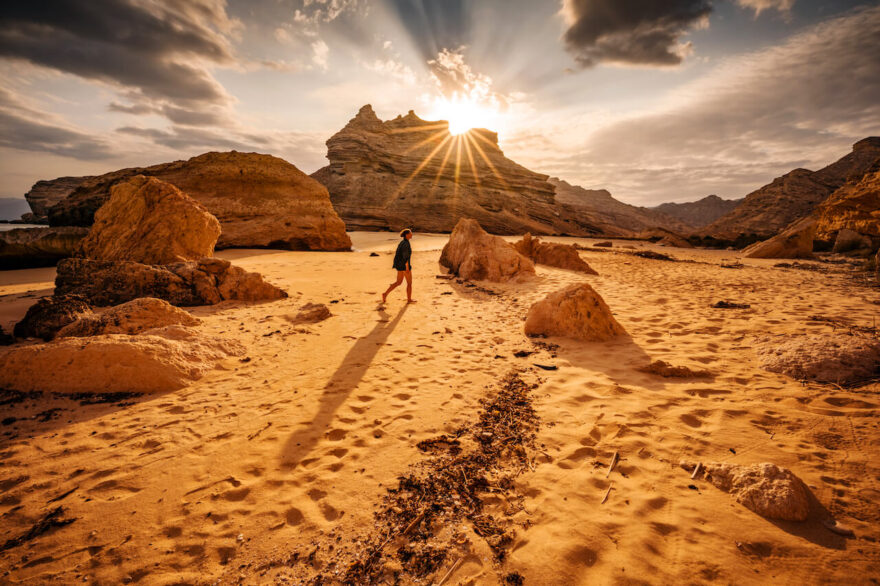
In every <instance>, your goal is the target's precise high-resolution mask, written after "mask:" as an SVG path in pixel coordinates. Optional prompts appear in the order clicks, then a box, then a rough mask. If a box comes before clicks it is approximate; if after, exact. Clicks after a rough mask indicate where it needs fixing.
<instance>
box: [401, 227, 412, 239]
mask: <svg viewBox="0 0 880 586" xmlns="http://www.w3.org/2000/svg"><path fill="white" fill-rule="evenodd" d="M407 234H412V230H410V229H409V228H404V229H403V230H401V231H400V237H401V238H406V235H407Z"/></svg>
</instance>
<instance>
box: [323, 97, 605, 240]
mask: <svg viewBox="0 0 880 586" xmlns="http://www.w3.org/2000/svg"><path fill="white" fill-rule="evenodd" d="M327 159H328V160H329V161H330V164H329V165H328V166H326V167H324V168H322V169H319V170H318V171H316V172H315V173H313V174H312V177H314V178H315V179H317V180H318V181H320V182H321V183H323V184H324V185H325V186H326V187H327V189H328V190H329V191H330V199H331V200H332V202H333V206H334V207H335V208H336V211H338V212H339V215H340V216H342V219H343V220H345V223H346V224H347V225H348V227H349V229H353V230H389V229H390V230H394V231H397V230H399V229H401V228H413V229H415V230H419V231H429V232H449V231H451V230H452V229H453V227H454V226H455V225H456V223H457V222H458V220H459V219H460V218H463V217H467V218H474V219H475V220H477V221H478V222H479V223H480V225H482V226H483V227H484V228H485V229H486V230H488V231H489V232H491V233H493V234H522V233H524V232H532V233H533V234H570V235H590V234H597V233H600V231H601V230H600V228H598V227H597V226H594V225H592V224H591V222H590V220H589V218H586V219H582V218H580V217H579V214H577V213H574V212H573V211H571V210H565V209H563V207H562V206H560V205H559V204H557V202H556V201H555V199H554V188H553V186H552V185H551V184H550V183H548V182H547V175H542V174H540V173H534V172H532V171H529V170H528V169H526V168H524V167H522V166H520V165H517V164H516V163H514V162H513V161H511V160H510V159H508V158H507V157H505V156H504V153H502V152H501V149H500V148H498V136H497V135H496V134H495V133H494V132H490V131H488V130H484V129H472V130H470V131H468V132H467V133H464V134H461V135H458V136H453V135H451V134H450V133H449V130H448V123H446V122H445V121H437V122H428V121H425V120H422V119H420V118H419V117H418V116H416V115H415V114H414V113H413V112H412V111H410V112H409V114H407V115H406V116H398V117H397V118H395V119H393V120H389V121H386V122H382V121H381V120H379V118H378V117H377V116H376V114H375V112H373V109H372V108H371V107H370V106H364V107H363V108H361V109H360V111H359V112H358V114H357V116H355V117H354V118H353V119H352V120H351V121H349V123H348V124H347V125H346V126H345V128H343V129H342V130H340V131H339V132H337V133H336V134H335V135H333V136H332V137H331V138H330V139H329V140H328V141H327Z"/></svg>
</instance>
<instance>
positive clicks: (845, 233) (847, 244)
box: [831, 228, 873, 252]
mask: <svg viewBox="0 0 880 586" xmlns="http://www.w3.org/2000/svg"><path fill="white" fill-rule="evenodd" d="M872 246H873V241H872V240H871V237H870V236H865V235H863V234H859V233H858V232H855V231H853V230H850V229H848V228H843V229H841V230H839V231H838V232H837V236H836V237H835V239H834V246H833V247H832V248H831V251H832V252H849V251H851V250H860V249H869V250H870V249H871V247H872Z"/></svg>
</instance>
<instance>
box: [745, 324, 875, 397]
mask: <svg viewBox="0 0 880 586" xmlns="http://www.w3.org/2000/svg"><path fill="white" fill-rule="evenodd" d="M754 348H755V352H756V353H757V355H758V363H759V364H760V366H761V368H763V369H764V370H768V371H770V372H778V373H780V374H784V375H786V376H790V377H792V378H794V379H798V380H815V381H819V382H826V383H835V384H838V385H841V384H848V383H856V382H859V381H863V380H868V379H871V378H873V377H874V376H876V375H877V374H878V373H880V340H878V339H877V338H873V337H868V336H860V335H850V334H849V333H844V332H841V333H833V334H809V335H806V334H798V335H786V336H776V337H771V338H764V339H759V340H757V341H756V342H755V344H754Z"/></svg>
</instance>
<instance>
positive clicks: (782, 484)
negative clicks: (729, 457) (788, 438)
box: [704, 464, 810, 521]
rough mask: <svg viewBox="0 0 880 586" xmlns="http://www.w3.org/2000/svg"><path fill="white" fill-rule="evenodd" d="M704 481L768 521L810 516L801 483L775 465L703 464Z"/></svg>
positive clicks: (788, 471)
mask: <svg viewBox="0 0 880 586" xmlns="http://www.w3.org/2000/svg"><path fill="white" fill-rule="evenodd" d="M704 470H705V473H706V479H707V480H708V481H709V482H711V483H712V484H713V485H715V486H716V487H717V488H720V489H721V490H723V491H724V492H727V493H730V495H731V496H732V497H733V498H734V499H736V501H737V502H738V503H741V504H742V505H743V506H745V507H746V508H747V509H749V510H751V511H754V512H755V513H757V514H759V515H761V516H762V517H766V518H768V519H782V520H784V521H803V520H805V519H806V518H807V516H808V515H809V513H810V499H809V497H808V495H807V489H806V487H805V486H804V483H803V482H802V481H801V480H800V479H799V478H798V477H797V476H795V475H794V474H793V473H792V472H791V470H788V469H787V468H782V467H780V466H776V465H775V464H753V465H751V466H740V465H737V464H706V465H705V466H704Z"/></svg>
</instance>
